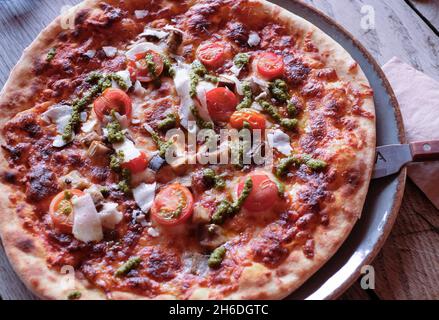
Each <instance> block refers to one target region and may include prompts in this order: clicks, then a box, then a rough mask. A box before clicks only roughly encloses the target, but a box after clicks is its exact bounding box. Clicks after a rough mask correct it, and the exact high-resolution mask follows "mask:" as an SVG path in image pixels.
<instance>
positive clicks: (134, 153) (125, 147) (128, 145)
mask: <svg viewBox="0 0 439 320" xmlns="http://www.w3.org/2000/svg"><path fill="white" fill-rule="evenodd" d="M113 147H114V150H116V152H123V155H124V158H123V162H124V163H126V162H129V161H131V160H133V159H135V158H137V157H139V156H140V151H139V149H137V148H136V146H135V145H134V143H133V142H132V141H131V140H129V139H125V140H124V142H121V143H114V144H113Z"/></svg>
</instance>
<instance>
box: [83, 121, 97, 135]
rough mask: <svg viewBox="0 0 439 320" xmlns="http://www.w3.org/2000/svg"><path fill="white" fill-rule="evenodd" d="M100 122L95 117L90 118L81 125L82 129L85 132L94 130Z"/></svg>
mask: <svg viewBox="0 0 439 320" xmlns="http://www.w3.org/2000/svg"><path fill="white" fill-rule="evenodd" d="M97 124H98V121H97V120H96V119H94V118H90V119H89V120H88V121H87V122H84V123H83V124H82V126H81V131H82V132H85V133H89V132H92V131H93V130H94V129H95V127H96V125H97Z"/></svg>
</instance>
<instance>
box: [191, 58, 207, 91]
mask: <svg viewBox="0 0 439 320" xmlns="http://www.w3.org/2000/svg"><path fill="white" fill-rule="evenodd" d="M206 74H207V69H206V67H205V66H204V65H203V64H202V63H201V62H200V61H198V60H195V61H194V62H192V64H191V72H190V74H189V78H190V82H191V83H190V92H189V94H190V96H191V97H192V98H193V97H195V96H196V95H197V85H198V83H199V82H200V80H201V78H202V77H204V76H205V75H206Z"/></svg>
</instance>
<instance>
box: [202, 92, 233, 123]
mask: <svg viewBox="0 0 439 320" xmlns="http://www.w3.org/2000/svg"><path fill="white" fill-rule="evenodd" d="M206 101H207V110H208V111H209V115H210V116H211V117H212V119H213V120H214V121H218V122H227V121H229V119H230V117H231V115H232V114H233V112H234V111H235V110H236V106H237V105H238V98H237V97H236V95H235V94H234V93H233V92H232V91H230V90H229V89H228V88H224V87H219V88H215V89H212V90H210V91H208V92H207V93H206Z"/></svg>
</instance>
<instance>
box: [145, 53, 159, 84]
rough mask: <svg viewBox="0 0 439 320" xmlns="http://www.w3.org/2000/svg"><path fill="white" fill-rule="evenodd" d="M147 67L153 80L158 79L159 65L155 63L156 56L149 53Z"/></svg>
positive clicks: (146, 57)
mask: <svg viewBox="0 0 439 320" xmlns="http://www.w3.org/2000/svg"><path fill="white" fill-rule="evenodd" d="M145 60H146V67H147V68H148V71H149V74H150V75H151V77H152V78H153V79H155V78H157V65H156V64H155V62H154V56H153V55H152V54H150V53H148V54H147V55H146V56H145Z"/></svg>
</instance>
